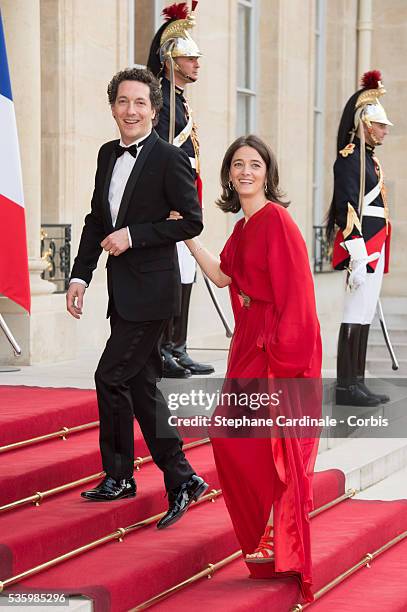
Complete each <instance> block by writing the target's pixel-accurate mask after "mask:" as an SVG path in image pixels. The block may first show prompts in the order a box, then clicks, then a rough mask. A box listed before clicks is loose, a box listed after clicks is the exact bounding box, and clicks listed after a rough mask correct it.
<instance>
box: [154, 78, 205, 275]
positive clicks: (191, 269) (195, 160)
mask: <svg viewBox="0 0 407 612" xmlns="http://www.w3.org/2000/svg"><path fill="white" fill-rule="evenodd" d="M161 91H162V95H163V107H162V109H161V111H160V115H159V118H158V124H157V126H156V128H155V129H156V131H157V132H158V135H159V136H161V138H163V139H164V140H167V141H168V138H169V125H170V82H169V80H168V79H167V78H165V77H163V78H162V79H161ZM173 144H174V145H175V146H176V147H180V148H181V149H183V150H184V151H185V153H186V154H187V155H188V157H189V161H190V163H191V166H192V168H193V170H194V172H195V184H196V188H197V192H198V198H199V202H200V204H201V206H202V183H201V179H200V176H199V143H198V138H197V134H196V125H195V123H194V122H193V119H192V114H191V111H190V109H189V106H188V103H187V101H186V100H185V98H184V94H183V90H182V89H181V88H180V87H177V86H175V137H174V142H173ZM177 251H178V261H179V267H180V274H181V282H182V283H183V284H185V285H187V284H189V283H193V282H194V280H195V274H196V262H195V259H194V257H193V256H192V255H191V253H190V251H189V249H188V248H187V246H186V245H185V244H184V243H183V242H177Z"/></svg>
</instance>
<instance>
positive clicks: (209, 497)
mask: <svg viewBox="0 0 407 612" xmlns="http://www.w3.org/2000/svg"><path fill="white" fill-rule="evenodd" d="M205 440H207V438H205V439H204V440H197V441H195V442H190V443H189V444H194V445H195V446H196V445H197V444H198V443H199V442H200V443H201V444H202V443H204V442H205ZM186 446H187V445H185V446H184V448H186ZM355 493H356V491H355V489H350V490H349V491H347V492H346V493H345V494H344V495H341V496H340V497H338V498H336V500H333V502H334V503H333V502H329V503H328V504H325V505H324V506H321V507H320V508H317V509H316V510H314V511H313V512H311V513H310V518H313V516H315V515H316V514H319V513H320V512H322V511H323V510H324V509H326V510H328V509H329V508H331V507H332V506H333V505H336V504H339V503H340V502H341V501H343V500H344V499H348V498H349V497H353V496H354V495H355ZM220 495H222V489H212V491H210V493H207V494H206V495H203V496H202V497H200V498H199V499H198V501H196V502H193V504H191V507H194V506H197V505H199V504H201V503H203V502H206V501H211V502H214V501H215V500H216V499H217V498H218V497H219V496H220ZM164 515H165V512H161V513H159V514H155V515H154V516H150V517H148V518H146V519H144V520H142V521H139V522H137V523H134V524H133V525H128V526H127V527H119V528H118V529H116V531H114V532H113V533H110V534H108V535H107V536H104V537H102V538H99V539H97V540H94V541H92V542H89V543H88V544H85V545H84V546H80V547H79V548H75V549H74V550H71V551H69V552H67V553H65V554H63V555H60V556H59V557H54V558H53V559H50V560H49V561H46V562H45V563H41V564H40V565H36V566H35V567H32V568H30V569H28V570H25V571H24V572H21V573H20V574H17V575H16V576H11V577H10V578H7V579H6V580H3V581H0V593H1V592H2V591H3V590H4V589H6V588H8V587H10V586H12V585H13V584H16V583H17V582H20V581H21V580H23V579H24V578H29V577H30V576H33V575H34V574H38V573H39V572H42V571H43V570H46V569H48V568H50V567H54V566H55V565H58V564H59V563H62V561H66V560H68V559H72V558H73V557H77V556H78V555H80V554H82V553H84V552H87V551H88V550H91V549H93V548H96V547H97V546H100V545H102V544H106V543H107V542H110V541H112V540H118V541H119V542H121V541H122V540H123V538H124V536H125V535H126V534H128V533H131V532H133V531H137V530H138V529H141V528H142V527H147V526H148V525H151V524H152V523H154V522H156V521H158V520H160V518H161V517H162V516H164ZM240 554H241V551H240V550H239V551H236V552H235V553H233V555H230V557H232V556H233V559H236V558H237V557H238V556H239V555H240ZM230 557H226V558H225V559H223V560H222V561H219V562H218V563H222V565H217V564H214V565H217V568H218V569H219V567H222V566H223V565H227V563H229V562H230V561H232V560H233V559H231V558H230ZM229 558H230V560H229V561H227V559H229ZM208 567H209V566H208ZM207 569H208V568H206V570H202V571H207ZM204 575H207V574H204ZM192 578H193V577H192ZM188 580H190V579H188ZM188 580H187V581H184V582H187V583H188V584H189V582H188ZM177 586H178V585H176V587H177ZM176 587H172V588H171V589H169V591H172V589H175V588H176ZM180 588H181V587H180ZM166 592H167V591H165V593H166ZM170 594H171V593H169V595H170ZM156 597H159V598H160V599H162V598H164V595H163V593H161V594H159V595H157V596H156ZM153 599H154V598H153ZM149 601H153V600H149ZM145 603H146V602H144V603H143V604H141V605H145ZM149 605H153V604H152V603H151V604H149ZM140 609H142V608H140Z"/></svg>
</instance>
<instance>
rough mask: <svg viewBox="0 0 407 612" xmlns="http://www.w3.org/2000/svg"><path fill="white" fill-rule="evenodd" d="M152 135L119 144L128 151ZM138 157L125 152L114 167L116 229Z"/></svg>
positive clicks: (112, 211) (112, 192)
mask: <svg viewBox="0 0 407 612" xmlns="http://www.w3.org/2000/svg"><path fill="white" fill-rule="evenodd" d="M150 134H151V132H149V133H148V134H144V136H143V137H142V138H138V139H137V140H135V141H134V142H131V143H130V144H128V145H126V144H124V143H123V141H122V139H121V138H120V143H119V144H120V146H121V147H124V148H125V149H128V148H129V147H131V146H132V145H134V144H136V145H138V143H139V142H141V141H142V140H145V139H146V138H147V137H148V136H149V135H150ZM142 148H143V145H142V146H141V147H139V148H138V149H137V157H138V156H139V155H140V151H141V149H142ZM137 157H133V155H132V154H131V153H128V152H127V151H125V152H124V153H123V154H122V155H120V157H118V158H117V159H116V163H115V165H114V168H113V172H112V178H111V179H110V185H109V196H108V198H109V205H110V214H111V217H112V224H113V227H115V225H116V221H117V217H118V214H119V209H120V204H121V201H122V198H123V193H124V190H125V188H126V185H127V181H128V180H129V177H130V174H131V171H132V170H133V168H134V164H135V163H136V161H137ZM126 229H127V235H128V238H129V245H130V248H131V247H132V246H133V244H132V241H131V235H130V230H129V228H128V227H126ZM71 283H81V284H82V285H86V286H88V285H87V283H86V282H85V281H84V280H82V279H81V278H73V279H72V280H71V282H70V283H69V284H71Z"/></svg>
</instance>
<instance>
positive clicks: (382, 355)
mask: <svg viewBox="0 0 407 612" xmlns="http://www.w3.org/2000/svg"><path fill="white" fill-rule="evenodd" d="M393 348H394V352H395V354H396V357H397V359H407V343H406V342H403V343H401V342H400V343H394V344H393ZM388 356H389V351H388V349H387V346H386V344H385V342H384V340H383V343H381V344H379V343H377V344H370V345H369V346H368V350H367V358H368V360H370V359H371V360H373V361H375V360H376V359H380V360H385V359H387V358H388Z"/></svg>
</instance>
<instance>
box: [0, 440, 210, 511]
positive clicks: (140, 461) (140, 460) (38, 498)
mask: <svg viewBox="0 0 407 612" xmlns="http://www.w3.org/2000/svg"><path fill="white" fill-rule="evenodd" d="M208 442H209V438H202V440H195V442H188V444H184V447H183V448H184V450H189V449H191V448H194V447H196V446H201V445H203V444H208ZM152 460H153V458H152V456H151V455H147V456H146V457H137V459H136V460H135V461H134V466H135V468H136V470H139V469H140V467H141V466H142V465H144V464H145V463H150V462H151V461H152ZM104 475H105V473H104V472H98V473H97V474H91V475H90V476H84V477H83V478H79V480H73V481H71V482H67V483H65V484H63V485H59V486H57V487H54V488H53V489H48V490H46V491H37V492H36V493H33V495H29V496H28V497H23V498H21V499H17V500H16V501H13V502H10V503H8V504H5V505H4V506H0V512H6V511H7V510H13V509H14V508H19V507H20V506H24V505H25V504H29V503H32V504H34V505H35V506H39V505H40V504H41V502H42V501H43V500H44V499H46V498H47V497H51V496H52V495H56V494H58V493H64V492H65V491H69V490H70V489H74V488H75V487H78V486H80V485H84V484H87V483H88V482H91V481H92V480H97V479H99V478H103V476H104Z"/></svg>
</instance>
